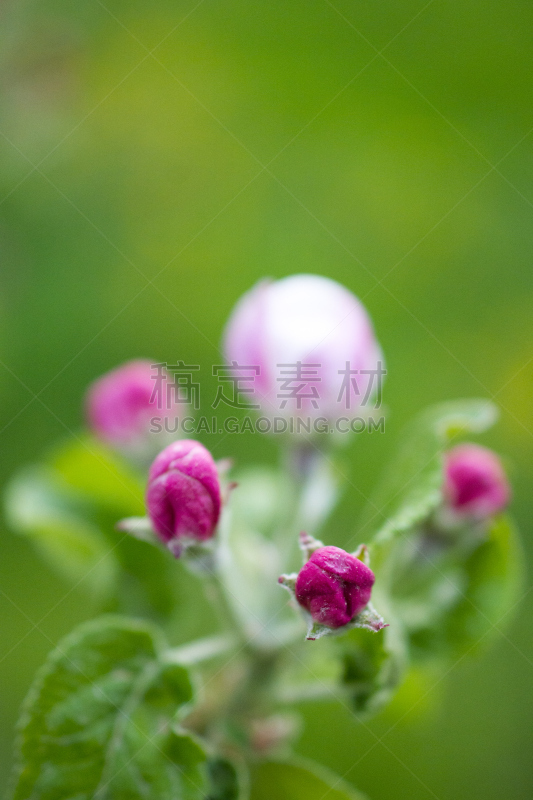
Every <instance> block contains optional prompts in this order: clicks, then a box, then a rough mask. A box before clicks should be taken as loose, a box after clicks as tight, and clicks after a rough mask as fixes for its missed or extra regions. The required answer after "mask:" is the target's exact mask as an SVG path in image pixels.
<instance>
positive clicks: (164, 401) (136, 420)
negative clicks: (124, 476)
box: [86, 359, 183, 448]
mask: <svg viewBox="0 0 533 800" xmlns="http://www.w3.org/2000/svg"><path fill="white" fill-rule="evenodd" d="M172 388H173V387H172V385H171V378H170V376H169V375H168V373H167V372H166V371H165V370H163V369H161V368H156V365H154V364H153V363H152V362H151V361H148V360H144V359H137V360H135V361H128V362H126V363H125V364H122V365H121V366H120V367H117V368H116V369H113V370H111V371H110V372H107V373H106V374H105V375H102V376H101V377H100V378H98V379H97V380H96V381H94V383H93V384H92V385H91V386H90V387H89V390H88V392H87V398H86V412H87V418H88V421H89V425H90V427H91V429H92V430H93V431H94V433H95V434H96V435H97V436H98V437H99V438H100V439H102V440H103V441H105V442H107V443H108V444H110V445H112V446H115V447H125V448H135V447H138V446H140V445H142V444H143V443H144V442H145V441H146V439H147V437H148V435H149V431H150V427H151V420H152V418H154V417H158V418H167V419H170V417H171V416H178V411H179V410H180V409H182V408H183V407H182V406H181V407H180V406H177V405H176V398H175V394H174V393H173V392H172V391H171V389H172Z"/></svg>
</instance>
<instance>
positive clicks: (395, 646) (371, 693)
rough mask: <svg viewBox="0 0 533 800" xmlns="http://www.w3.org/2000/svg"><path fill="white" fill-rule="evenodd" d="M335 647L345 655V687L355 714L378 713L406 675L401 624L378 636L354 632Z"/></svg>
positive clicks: (343, 660) (336, 641) (360, 631)
mask: <svg viewBox="0 0 533 800" xmlns="http://www.w3.org/2000/svg"><path fill="white" fill-rule="evenodd" d="M335 643H336V645H337V646H338V648H339V649H340V651H341V657H342V663H343V673H342V683H343V685H344V686H345V688H346V689H347V690H348V692H349V695H350V699H351V701H352V704H353V706H354V708H355V711H356V712H357V713H365V714H375V713H377V711H379V710H380V709H381V708H383V706H385V705H386V704H387V703H388V702H389V700H390V699H391V698H392V696H393V694H394V692H395V691H396V689H397V688H398V686H399V684H400V682H401V680H402V678H403V677H404V673H405V667H406V654H405V646H404V642H403V637H402V636H401V634H400V626H399V624H398V623H396V622H394V623H393V624H392V625H391V626H390V627H388V628H383V629H382V630H381V631H378V632H377V633H370V632H368V631H365V630H361V629H360V628H359V629H357V628H353V629H352V630H350V631H348V633H347V634H346V635H345V636H342V637H340V638H339V639H337V640H335Z"/></svg>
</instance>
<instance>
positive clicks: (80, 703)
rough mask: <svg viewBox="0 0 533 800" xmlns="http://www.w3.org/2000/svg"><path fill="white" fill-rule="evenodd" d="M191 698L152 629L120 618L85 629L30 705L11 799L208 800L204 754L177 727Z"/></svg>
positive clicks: (54, 657)
mask: <svg viewBox="0 0 533 800" xmlns="http://www.w3.org/2000/svg"><path fill="white" fill-rule="evenodd" d="M192 694H193V693H192V687H191V683H190V680H189V677H188V673H187V670H186V669H185V668H184V667H181V666H177V665H171V664H165V661H164V658H163V656H162V642H161V641H160V639H159V634H158V632H157V631H154V629H153V628H151V627H149V626H148V625H145V624H142V623H137V622H134V621H129V620H125V619H120V618H116V617H112V618H103V619H100V620H96V621H94V622H91V623H88V624H85V625H82V626H81V627H80V628H79V629H78V630H76V631H75V632H74V633H73V634H71V635H70V636H69V637H67V638H66V639H65V640H64V641H63V642H61V643H60V645H59V646H58V647H57V648H56V650H55V651H54V652H53V653H52V654H51V655H50V656H49V658H48V661H47V662H46V664H45V665H44V667H43V668H42V669H41V671H40V673H39V674H38V676H37V679H36V682H35V684H34V686H33V688H32V690H31V691H30V694H29V696H28V698H27V700H26V702H25V706H24V710H23V716H22V720H21V725H20V729H19V736H18V743H17V759H16V761H17V764H16V776H15V777H16V781H15V783H16V785H15V789H14V794H13V800H58V798H62V799H63V798H64V799H65V800H66V799H67V798H69V800H137V798H138V799H139V800H141V798H142V799H143V800H145V799H146V798H152V797H157V798H158V800H203V799H204V798H205V796H206V776H205V759H206V756H205V753H204V750H203V748H202V747H201V746H200V745H199V744H198V743H197V742H196V741H195V740H194V739H192V738H191V737H190V736H189V735H187V734H185V733H183V732H180V731H179V729H178V728H177V727H176V714H177V713H178V712H179V710H180V709H183V707H184V706H185V705H186V704H188V703H190V702H191V700H192Z"/></svg>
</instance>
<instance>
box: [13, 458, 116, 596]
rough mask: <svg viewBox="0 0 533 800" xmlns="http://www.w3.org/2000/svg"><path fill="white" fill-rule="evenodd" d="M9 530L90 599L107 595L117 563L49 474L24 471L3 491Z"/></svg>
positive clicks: (83, 510)
mask: <svg viewBox="0 0 533 800" xmlns="http://www.w3.org/2000/svg"><path fill="white" fill-rule="evenodd" d="M5 506H6V515H7V519H8V522H9V524H10V526H11V527H12V528H13V529H14V530H15V531H17V532H18V533H21V534H23V535H25V536H28V537H29V538H30V539H31V540H32V541H33V543H34V544H35V545H36V547H37V548H38V549H39V550H40V552H41V553H42V555H43V557H44V558H45V559H46V561H48V563H49V564H50V565H51V566H52V567H53V568H54V569H56V570H57V571H58V572H59V573H60V574H61V575H63V576H64V577H65V578H66V579H67V580H69V581H71V582H75V583H78V582H82V583H83V586H84V588H86V587H88V588H89V590H90V592H91V594H93V596H94V597H95V599H98V600H102V599H103V598H105V597H107V596H109V594H110V593H111V592H112V591H113V588H114V585H115V583H116V578H117V571H118V563H117V559H116V557H115V554H114V553H113V550H112V548H111V546H110V545H109V543H108V542H107V540H106V538H105V536H104V535H103V533H102V532H101V531H100V530H99V528H97V527H96V525H94V524H93V523H92V522H90V521H88V520H87V519H84V518H83V513H84V512H85V513H86V509H82V508H81V506H80V505H79V503H77V502H76V500H75V498H73V497H71V496H69V495H68V494H66V493H65V492H64V491H61V490H60V489H59V488H58V486H57V484H56V483H55V482H54V480H53V475H51V474H50V471H46V470H44V469H31V470H26V471H25V472H23V473H21V474H20V475H18V476H16V477H15V478H14V479H13V480H12V481H11V483H10V484H9V485H8V487H7V491H6V497H5Z"/></svg>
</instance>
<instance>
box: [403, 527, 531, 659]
mask: <svg viewBox="0 0 533 800" xmlns="http://www.w3.org/2000/svg"><path fill="white" fill-rule="evenodd" d="M523 563H524V559H523V553H522V549H521V546H520V541H519V539H518V536H517V534H516V531H515V529H514V527H513V524H512V522H511V521H510V520H509V519H508V518H507V517H505V516H501V517H498V518H497V519H495V520H494V521H493V522H492V525H491V527H490V530H489V531H488V532H487V536H486V538H485V539H484V540H482V541H481V542H480V543H479V544H478V546H477V547H476V548H475V549H474V550H473V551H472V552H471V554H470V555H469V556H468V558H467V559H466V561H465V562H464V564H463V565H462V566H461V569H460V571H459V572H458V570H457V568H456V569H455V571H454V572H453V573H452V574H451V575H450V577H449V578H448V581H449V583H451V581H452V580H455V582H456V583H457V584H458V587H459V588H458V591H457V592H456V594H455V596H454V602H453V603H451V604H449V605H444V604H441V606H440V617H439V615H438V614H437V615H435V614H434V615H433V617H432V618H431V620H430V624H428V625H427V626H422V627H421V628H420V629H419V630H414V631H413V632H412V634H411V639H412V643H413V653H414V655H427V654H434V653H443V654H447V655H448V656H449V657H450V658H457V657H458V656H459V655H462V654H463V653H465V652H474V651H476V650H477V649H479V648H480V647H482V646H484V645H485V646H486V645H487V644H488V643H489V642H490V640H491V639H492V638H493V637H494V636H495V635H497V633H498V628H500V627H501V626H504V625H505V624H506V622H507V619H506V617H507V615H508V612H510V611H511V610H512V608H513V606H514V605H515V604H516V602H517V600H518V597H519V590H520V587H521V586H522V584H523V573H524V568H523ZM444 577H445V578H446V577H448V575H447V574H445V575H444Z"/></svg>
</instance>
